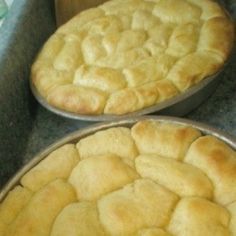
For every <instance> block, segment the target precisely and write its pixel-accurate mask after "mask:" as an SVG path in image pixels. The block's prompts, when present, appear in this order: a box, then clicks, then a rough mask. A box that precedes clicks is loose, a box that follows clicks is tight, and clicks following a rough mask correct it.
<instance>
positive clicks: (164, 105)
mask: <svg viewBox="0 0 236 236" xmlns="http://www.w3.org/2000/svg"><path fill="white" fill-rule="evenodd" d="M222 71H223V70H221V71H219V72H218V73H216V74H214V75H212V76H208V77H207V78H205V79H204V80H202V81H201V82H200V83H199V84H197V85H195V86H193V87H191V88H189V89H188V90H186V91H185V92H183V93H182V94H179V95H176V96H174V97H172V98H170V99H168V100H166V101H163V102H160V103H158V104H155V105H152V106H150V107H147V108H144V109H141V110H138V111H135V112H131V113H127V114H124V115H106V114H102V115H81V114H76V113H72V112H68V111H64V110H62V109H59V108H56V107H53V106H51V105H50V104H49V103H48V102H47V101H46V99H45V98H43V97H42V96H41V95H40V94H39V92H38V91H37V89H36V87H35V86H34V84H33V83H32V81H31V80H30V88H31V91H32V93H33V95H34V97H35V98H36V100H37V101H38V102H39V103H40V104H41V105H42V106H43V107H45V108H46V109H47V110H49V111H51V112H53V113H55V114H57V115H60V116H62V117H66V118H70V119H74V120H86V121H112V120H119V119H129V118H133V117H136V116H142V115H147V114H158V115H170V116H184V115H185V114H187V113H189V112H190V111H192V110H194V109H195V108H196V107H197V106H199V105H200V104H201V103H202V102H203V101H205V100H206V99H207V98H208V97H209V96H210V95H211V94H212V92H213V91H214V90H215V89H216V87H217V85H218V83H219V81H220V78H221V76H220V74H221V73H222Z"/></svg>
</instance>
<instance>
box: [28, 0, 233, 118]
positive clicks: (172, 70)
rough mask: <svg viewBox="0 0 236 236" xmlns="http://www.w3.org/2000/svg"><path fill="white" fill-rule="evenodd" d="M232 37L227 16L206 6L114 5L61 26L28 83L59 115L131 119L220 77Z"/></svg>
mask: <svg viewBox="0 0 236 236" xmlns="http://www.w3.org/2000/svg"><path fill="white" fill-rule="evenodd" d="M233 35H234V29H233V23H232V22H231V20H230V18H229V16H228V15H227V13H226V12H225V10H224V9H223V8H222V7H221V6H220V5H219V4H218V3H216V2H214V1H211V0H178V1H176V0H126V1H121V0H111V1H108V2H106V3H104V4H103V5H100V6H98V7H96V8H91V9H89V10H85V11H83V12H81V13H79V14H78V15H77V16H75V17H74V18H73V19H72V20H70V21H69V22H68V23H66V24H65V25H63V26H61V27H60V28H59V29H58V30H57V31H56V32H55V33H54V34H53V35H52V36H51V37H50V39H49V40H48V41H47V42H46V44H45V45H44V46H43V48H42V50H41V52H40V53H39V55H38V57H37V59H36V61H35V63H34V64H33V67H32V76H31V80H32V83H33V85H34V86H35V88H36V90H37V91H38V93H39V94H40V95H41V96H42V97H43V98H44V99H45V100H46V101H47V102H48V103H49V104H50V105H51V106H53V107H56V108H59V109H61V110H64V111H68V112H72V113H76V114H88V115H98V114H109V115H110V114H112V115H122V114H128V113H131V112H134V111H138V110H141V109H143V108H146V107H149V106H152V105H154V104H158V103H160V102H162V101H165V100H167V99H169V98H171V97H173V96H175V95H177V94H181V93H184V92H185V91H186V90H187V89H189V88H190V87H192V86H193V85H195V84H197V83H199V82H200V81H202V80H203V79H204V78H206V77H207V76H209V75H212V74H214V73H216V72H217V71H219V70H220V69H221V67H222V66H223V65H224V63H225V61H226V60H227V59H228V56H229V54H230V52H231V50H232V46H233V40H234V36H233Z"/></svg>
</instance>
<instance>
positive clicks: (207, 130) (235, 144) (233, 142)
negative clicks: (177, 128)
mask: <svg viewBox="0 0 236 236" xmlns="http://www.w3.org/2000/svg"><path fill="white" fill-rule="evenodd" d="M145 119H152V120H156V121H160V122H166V123H174V124H182V125H188V126H191V127H193V128H196V129H198V130H200V131H201V132H202V134H209V135H212V136H215V137H217V138H219V139H220V140H222V141H224V142H225V143H227V144H228V145H229V146H230V147H231V148H233V149H234V150H236V138H235V137H233V136H230V135H229V134H227V133H225V132H223V131H219V130H217V129H215V128H212V127H209V126H207V125H205V124H202V123H199V122H195V121H191V120H187V119H182V118H175V117H168V116H143V117H136V118H130V119H122V120H118V121H112V122H104V123H99V124H96V125H91V126H89V127H87V128H85V129H81V130H78V131H76V132H73V133H71V134H69V135H67V136H66V137H64V138H62V139H60V140H59V141H57V142H55V143H54V144H52V145H51V146H49V147H48V148H46V149H45V150H44V151H43V152H41V153H40V154H38V155H36V156H35V157H34V158H33V159H32V160H31V161H30V162H29V163H28V164H26V165H25V166H24V167H23V168H22V169H21V170H19V171H18V172H17V173H16V174H15V176H14V177H13V178H12V179H11V180H10V181H9V182H8V183H7V184H6V185H5V187H4V188H3V189H2V191H0V203H1V201H3V199H4V198H5V197H6V195H7V194H8V192H9V191H11V190H12V189H13V188H14V187H15V186H16V185H18V184H20V179H21V177H22V176H23V175H24V174H25V173H26V172H28V171H29V170H30V169H31V168H33V167H34V166H36V165H37V164H38V163H39V162H40V161H41V160H42V159H44V158H45V157H46V156H47V155H48V154H50V153H51V152H53V151H54V150H55V149H57V148H59V147H61V146H62V145H64V144H67V143H76V142H78V141H79V140H80V139H82V138H85V137H86V136H88V135H92V134H94V133H95V132H97V131H100V130H104V129H107V128H111V127H117V126H123V127H131V126H132V125H133V124H135V123H136V122H138V121H141V120H145Z"/></svg>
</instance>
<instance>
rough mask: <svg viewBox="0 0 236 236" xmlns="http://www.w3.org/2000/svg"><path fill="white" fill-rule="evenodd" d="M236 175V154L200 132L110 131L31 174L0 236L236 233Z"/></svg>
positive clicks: (5, 212)
mask: <svg viewBox="0 0 236 236" xmlns="http://www.w3.org/2000/svg"><path fill="white" fill-rule="evenodd" d="M75 147H76V148H75ZM76 149H77V150H76ZM78 153H79V155H78ZM235 173H236V152H235V150H233V149H232V148H230V147H229V146H228V145H227V144H226V143H224V142H223V141H221V140H219V139H218V138H216V137H213V136H210V135H203V134H201V133H200V132H199V131H198V130H197V129H195V128H193V127H189V126H185V125H180V124H175V123H169V122H161V121H155V120H143V121H140V122H137V123H136V124H134V125H133V126H132V127H130V128H125V127H113V128H108V129H104V130H101V131H97V132H96V133H95V134H92V135H89V136H87V137H85V138H82V139H81V140H79V141H78V142H77V143H76V144H66V145H64V146H62V147H60V148H58V149H57V150H55V151H54V152H52V153H51V154H49V155H48V156H47V157H45V159H44V160H43V161H41V162H40V163H39V164H38V165H36V166H35V167H34V168H32V169H31V170H30V171H29V172H28V173H26V174H25V176H24V177H23V178H22V180H21V182H22V183H23V184H24V185H25V186H26V187H21V186H19V185H18V186H16V187H15V188H14V189H13V190H12V191H11V192H10V193H9V194H8V195H7V196H6V198H5V200H4V201H3V202H2V203H0V236H13V235H16V236H21V235H22V236H28V235H42V236H44V235H50V236H64V235H70V236H77V235H85V236H87V235H88V236H90V235H99V236H120V235H124V236H161V235H163V236H199V235H203V236H212V235H219V236H236V227H235V225H236V182H235V179H236V176H235V175H236V174H235ZM27 187H29V188H30V189H32V190H33V191H34V192H32V191H31V190H29V189H28V188H27Z"/></svg>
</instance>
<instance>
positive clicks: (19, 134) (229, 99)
mask: <svg viewBox="0 0 236 236" xmlns="http://www.w3.org/2000/svg"><path fill="white" fill-rule="evenodd" d="M224 3H225V2H224ZM227 4H228V5H227V7H228V9H229V11H230V12H231V13H232V14H233V15H234V16H236V14H235V13H236V12H234V10H235V9H236V8H234V6H233V4H231V2H230V1H227ZM230 4H231V5H230ZM230 6H231V7H230ZM52 12H53V4H52V2H50V3H49V1H48V0H41V1H38V0H31V1H27V0H18V1H14V3H13V5H12V7H11V9H10V12H9V14H8V15H7V17H6V19H5V21H4V23H3V25H2V27H1V28H0V35H1V37H0V72H1V73H0V104H1V105H0V186H2V185H3V184H4V183H6V181H7V180H8V179H9V178H10V177H11V176H12V175H13V174H14V173H15V171H16V170H18V169H19V168H20V167H21V166H22V165H23V164H24V163H26V162H28V161H29V160H30V159H31V158H32V157H33V156H34V155H35V154H36V153H38V152H39V151H40V150H43V149H44V148H45V147H47V146H48V145H50V144H52V143H53V142H54V141H56V140H57V139H58V138H61V137H63V136H64V135H66V134H68V133H70V132H72V131H75V130H77V129H80V128H84V127H86V126H88V125H90V124H91V123H90V122H83V121H75V120H69V119H65V118H62V117H59V116H57V115H55V114H52V113H51V112H49V111H47V110H46V109H44V108H43V107H41V106H40V105H39V104H38V103H37V102H36V101H35V99H34V98H33V96H32V94H31V92H30V89H29V84H28V78H29V72H30V65H31V64H32V61H33V60H34V57H35V55H36V53H37V51H38V50H39V48H40V47H41V45H42V44H43V42H44V41H45V40H46V39H47V38H48V36H49V35H50V34H51V33H53V32H54V30H55V21H54V15H53V13H52ZM22 32H24V34H22ZM235 64H236V51H234V53H233V55H232V58H231V61H230V63H229V64H228V65H227V67H226V68H225V70H224V72H223V73H222V75H221V76H222V78H221V82H220V84H219V86H218V87H217V89H216V90H215V92H214V93H213V94H212V95H211V96H210V97H209V99H208V100H206V101H205V102H204V103H202V104H201V105H200V106H199V107H198V108H197V109H195V110H194V111H192V112H191V113H189V114H188V115H186V116H185V118H189V119H192V120H196V121H200V122H203V123H205V124H208V125H211V126H214V127H215V128H218V129H220V130H224V131H226V132H228V133H229V134H231V135H233V136H236V79H235V75H236V67H235Z"/></svg>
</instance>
